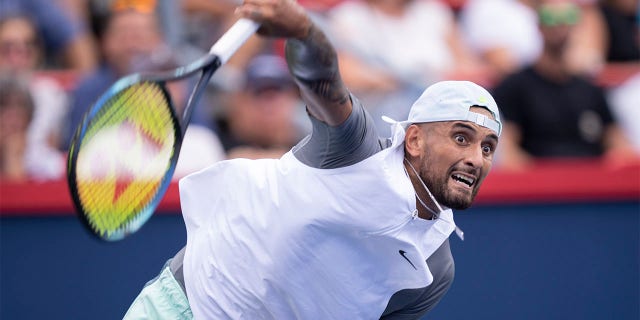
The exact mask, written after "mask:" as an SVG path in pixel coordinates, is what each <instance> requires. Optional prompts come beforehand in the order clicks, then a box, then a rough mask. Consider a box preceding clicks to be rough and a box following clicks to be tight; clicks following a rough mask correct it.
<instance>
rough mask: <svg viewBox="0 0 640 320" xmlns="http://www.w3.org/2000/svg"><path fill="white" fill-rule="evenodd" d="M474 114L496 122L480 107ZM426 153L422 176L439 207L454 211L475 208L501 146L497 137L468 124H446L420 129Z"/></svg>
mask: <svg viewBox="0 0 640 320" xmlns="http://www.w3.org/2000/svg"><path fill="white" fill-rule="evenodd" d="M471 111H473V112H477V113H480V114H483V115H485V116H487V117H490V118H493V116H492V115H491V113H490V112H489V111H488V110H486V109H484V108H478V107H472V108H471ZM418 126H419V127H420V129H421V131H422V133H421V134H423V139H422V140H421V142H422V143H421V148H422V152H420V155H419V165H418V166H419V168H416V169H417V170H418V173H419V175H420V177H421V178H422V180H423V181H424V182H425V184H426V185H427V187H428V188H429V190H430V191H431V192H432V193H433V195H434V197H435V198H436V200H438V202H439V203H441V204H443V205H445V206H447V207H449V208H452V209H466V208H468V207H469V206H471V203H472V202H473V199H474V198H475V196H476V194H477V193H478V190H479V189H480V185H481V184H482V181H483V180H484V178H485V177H486V176H487V174H488V173H489V170H490V169H491V163H492V161H493V155H494V152H495V149H496V147H497V145H498V136H497V134H496V133H495V132H494V131H493V130H491V129H488V128H486V127H483V126H480V125H477V124H475V123H473V122H468V121H444V122H432V123H423V124H419V125H418Z"/></svg>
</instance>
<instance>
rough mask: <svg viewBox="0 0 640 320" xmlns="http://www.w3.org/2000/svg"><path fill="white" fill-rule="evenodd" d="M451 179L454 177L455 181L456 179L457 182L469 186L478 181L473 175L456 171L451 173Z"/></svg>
mask: <svg viewBox="0 0 640 320" xmlns="http://www.w3.org/2000/svg"><path fill="white" fill-rule="evenodd" d="M451 179H453V180H454V181H456V182H457V183H460V184H463V185H465V186H467V187H469V188H471V186H473V184H474V183H475V182H476V178H475V177H473V176H469V175H464V174H460V173H454V174H452V175H451Z"/></svg>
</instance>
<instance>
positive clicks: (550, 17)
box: [538, 4, 580, 27]
mask: <svg viewBox="0 0 640 320" xmlns="http://www.w3.org/2000/svg"><path fill="white" fill-rule="evenodd" d="M538 18H539V19H540V24H542V25H543V26H548V27H555V26H561V25H569V26H572V25H575V24H577V23H578V21H579V20H580V9H579V8H578V7H577V6H576V5H573V4H570V5H567V6H565V7H557V6H553V7H552V6H544V5H543V6H542V7H540V9H538Z"/></svg>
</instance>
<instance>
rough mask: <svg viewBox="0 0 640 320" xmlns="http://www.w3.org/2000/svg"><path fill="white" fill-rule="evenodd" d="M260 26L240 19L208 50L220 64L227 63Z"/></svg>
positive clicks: (251, 21)
mask: <svg viewBox="0 0 640 320" xmlns="http://www.w3.org/2000/svg"><path fill="white" fill-rule="evenodd" d="M259 26H260V25H259V24H258V23H257V22H255V21H253V20H249V19H245V18H240V19H239V20H238V21H236V23H234V24H233V25H232V26H231V28H229V30H227V32H225V34H223V35H222V37H220V39H219V40H218V41H216V43H215V44H214V45H213V46H212V47H211V50H209V53H210V54H214V55H216V56H218V58H220V62H221V64H225V63H226V62H227V61H229V58H231V56H232V55H233V54H234V53H235V52H236V51H237V50H238V49H239V48H240V46H242V45H243V44H244V43H245V42H246V41H247V40H248V39H249V37H251V35H253V34H254V33H255V32H256V30H258V27H259Z"/></svg>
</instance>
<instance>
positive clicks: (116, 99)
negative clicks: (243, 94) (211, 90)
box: [67, 19, 258, 241]
mask: <svg viewBox="0 0 640 320" xmlns="http://www.w3.org/2000/svg"><path fill="white" fill-rule="evenodd" d="M257 29H258V24H257V23H256V22H254V21H251V20H248V19H239V20H238V21H237V22H236V23H235V24H234V25H233V26H232V27H231V28H230V29H229V30H228V31H227V32H226V33H225V34H224V35H223V36H222V37H220V39H219V40H218V41H217V42H216V43H215V44H214V45H213V46H212V47H211V50H210V51H209V53H208V54H207V55H205V56H204V57H202V58H200V59H198V60H197V61H194V62H193V63H191V64H189V65H186V66H183V67H179V68H177V69H174V70H171V71H165V72H158V73H136V74H132V75H129V76H126V77H124V78H121V79H119V80H118V81H117V82H115V83H114V84H113V85H112V86H111V87H110V88H109V89H108V90H107V91H106V92H105V93H104V94H103V95H102V96H100V97H99V98H98V100H97V101H96V102H95V104H94V105H93V106H91V108H90V109H89V110H87V112H86V113H85V115H84V118H83V120H82V122H81V123H80V125H79V126H78V128H77V130H76V133H75V135H74V138H73V140H72V141H71V145H70V148H69V158H68V159H69V160H68V166H67V179H68V183H69V190H70V193H71V197H72V199H73V203H74V205H75V207H76V210H77V212H78V214H79V216H80V218H81V220H82V221H83V224H84V225H85V226H86V227H87V228H88V229H89V230H90V231H91V233H93V234H94V235H96V236H98V237H99V238H100V239H103V240H107V241H116V240H121V239H123V238H124V237H126V236H127V235H130V234H132V233H134V232H136V231H137V230H138V229H140V227H142V225H144V223H145V222H146V221H147V220H148V219H149V218H150V217H151V215H152V214H153V212H154V211H155V209H156V207H157V206H158V203H159V202H160V200H161V199H162V197H163V196H164V193H165V192H166V190H167V187H168V186H169V183H170V182H171V178H172V176H173V172H174V170H175V167H176V163H177V161H178V155H179V153H180V147H181V145H182V138H183V136H184V134H185V132H186V130H187V127H188V125H189V121H190V119H191V114H192V113H193V109H194V105H195V104H196V102H197V101H198V100H199V98H200V96H201V95H202V93H203V91H204V90H205V88H206V86H207V84H208V83H209V80H210V79H211V76H212V75H213V74H214V73H215V72H216V70H217V69H218V68H219V67H220V66H221V65H223V64H224V63H226V62H227V61H228V60H229V58H230V57H231V56H232V55H233V54H234V53H235V52H236V50H237V49H239V48H240V46H242V44H244V42H245V41H246V40H248V38H249V37H250V36H251V35H252V34H254V33H255V31H256V30H257ZM198 73H199V74H200V78H199V79H198V81H197V83H196V85H195V87H194V89H193V91H191V94H190V96H189V98H188V100H187V102H186V106H185V107H184V108H182V112H180V113H178V111H177V109H176V108H175V106H174V104H173V102H172V99H171V95H170V94H169V91H168V90H167V86H166V85H167V82H168V81H175V80H181V79H185V78H187V77H190V76H197V74H198Z"/></svg>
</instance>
